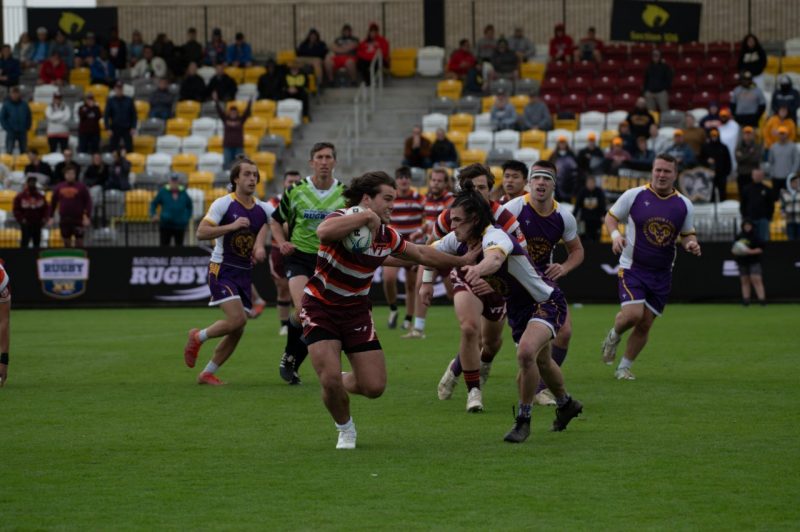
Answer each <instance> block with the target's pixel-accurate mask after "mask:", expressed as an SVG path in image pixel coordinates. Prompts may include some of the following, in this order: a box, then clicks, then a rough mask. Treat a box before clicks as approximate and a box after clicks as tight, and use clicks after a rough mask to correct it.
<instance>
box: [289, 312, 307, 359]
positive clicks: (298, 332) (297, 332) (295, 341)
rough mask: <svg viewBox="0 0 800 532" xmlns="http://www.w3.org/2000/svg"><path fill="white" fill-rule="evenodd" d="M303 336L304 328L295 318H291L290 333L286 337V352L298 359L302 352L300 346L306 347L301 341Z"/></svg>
mask: <svg viewBox="0 0 800 532" xmlns="http://www.w3.org/2000/svg"><path fill="white" fill-rule="evenodd" d="M302 335H303V328H302V327H301V326H300V324H299V323H298V322H297V320H296V319H295V317H294V316H289V331H288V334H287V335H286V349H284V351H285V352H286V353H288V354H290V355H292V356H293V357H295V359H297V355H298V353H299V351H300V349H301V348H300V346H301V345H305V344H303V341H302V340H301V339H300V338H301V336H302Z"/></svg>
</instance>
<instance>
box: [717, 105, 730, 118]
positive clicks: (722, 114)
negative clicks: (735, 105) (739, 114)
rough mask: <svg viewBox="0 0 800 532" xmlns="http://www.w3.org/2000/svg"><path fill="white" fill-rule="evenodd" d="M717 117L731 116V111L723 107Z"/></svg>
mask: <svg viewBox="0 0 800 532" xmlns="http://www.w3.org/2000/svg"><path fill="white" fill-rule="evenodd" d="M719 116H731V110H730V109H728V108H727V107H723V108H722V110H720V112H719Z"/></svg>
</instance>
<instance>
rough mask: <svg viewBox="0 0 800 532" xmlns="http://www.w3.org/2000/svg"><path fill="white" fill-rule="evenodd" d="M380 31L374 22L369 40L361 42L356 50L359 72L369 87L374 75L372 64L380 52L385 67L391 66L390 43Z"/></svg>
mask: <svg viewBox="0 0 800 532" xmlns="http://www.w3.org/2000/svg"><path fill="white" fill-rule="evenodd" d="M378 29H379V28H378V25H377V24H375V23H374V22H373V23H372V24H370V25H369V31H368V32H367V38H366V39H364V40H363V41H361V42H360V43H359V44H358V48H357V49H356V57H358V63H357V67H358V71H359V72H360V73H361V77H362V78H364V82H365V83H366V84H367V85H369V84H370V83H371V80H372V75H371V74H372V73H371V72H370V71H369V65H370V62H371V61H372V60H373V58H374V57H375V56H376V55H377V53H378V52H379V51H380V53H381V54H382V55H383V64H384V66H386V65H388V64H389V41H387V40H386V39H384V38H383V36H382V35H381V34H380V32H379V31H378Z"/></svg>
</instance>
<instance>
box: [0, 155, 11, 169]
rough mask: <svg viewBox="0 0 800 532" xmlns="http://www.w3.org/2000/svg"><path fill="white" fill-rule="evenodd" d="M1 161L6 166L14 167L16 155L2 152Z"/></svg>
mask: <svg viewBox="0 0 800 532" xmlns="http://www.w3.org/2000/svg"><path fill="white" fill-rule="evenodd" d="M0 163H3V164H4V165H5V166H6V168H9V169H11V168H14V156H13V155H11V154H9V153H2V154H0Z"/></svg>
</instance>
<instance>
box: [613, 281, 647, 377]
mask: <svg viewBox="0 0 800 532" xmlns="http://www.w3.org/2000/svg"><path fill="white" fill-rule="evenodd" d="M617 288H618V293H619V300H620V305H621V308H620V311H619V312H618V313H617V316H616V317H615V319H614V326H613V327H612V328H611V330H609V331H608V334H607V335H606V338H605V340H603V345H602V354H603V362H605V363H606V364H609V365H610V364H613V363H614V359H615V358H616V356H617V346H618V345H619V343H620V341H621V340H622V335H623V334H625V332H626V331H628V330H629V329H630V328H631V327H633V326H634V325H635V324H636V322H638V321H639V320H640V319H641V317H642V312H643V309H644V302H645V299H646V298H647V294H648V288H647V285H646V283H645V281H644V279H643V278H642V277H641V276H640V275H639V274H637V273H636V272H634V271H633V270H626V269H620V270H619V273H618V283H617Z"/></svg>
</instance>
